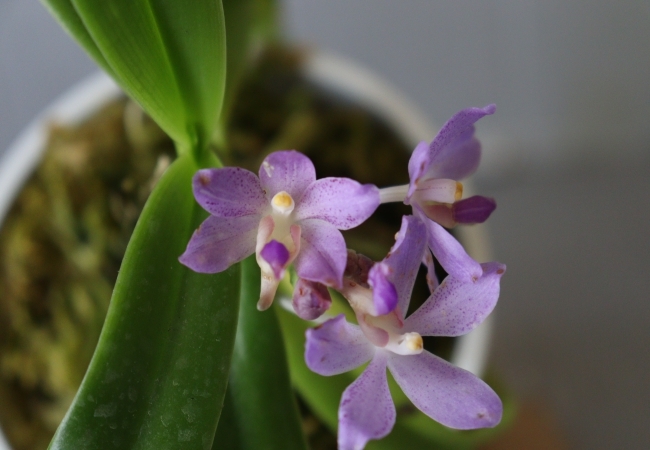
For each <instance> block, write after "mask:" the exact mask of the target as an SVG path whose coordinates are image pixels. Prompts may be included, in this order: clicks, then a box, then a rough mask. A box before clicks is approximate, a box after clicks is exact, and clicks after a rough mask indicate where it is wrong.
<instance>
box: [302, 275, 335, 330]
mask: <svg viewBox="0 0 650 450" xmlns="http://www.w3.org/2000/svg"><path fill="white" fill-rule="evenodd" d="M292 303H293V309H294V311H295V312H296V314H297V315H298V317H300V318H301V319H305V320H314V319H317V318H318V317H320V316H321V315H322V314H323V313H324V312H325V311H327V310H328V309H329V307H330V306H331V304H332V297H331V296H330V293H329V291H328V290H327V287H325V285H324V284H322V283H317V282H314V281H309V280H305V279H303V278H298V281H297V282H296V286H295V288H294V290H293V301H292Z"/></svg>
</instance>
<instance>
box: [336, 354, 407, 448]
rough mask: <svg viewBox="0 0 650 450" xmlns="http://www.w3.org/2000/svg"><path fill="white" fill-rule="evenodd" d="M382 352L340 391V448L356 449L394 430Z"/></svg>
mask: <svg viewBox="0 0 650 450" xmlns="http://www.w3.org/2000/svg"><path fill="white" fill-rule="evenodd" d="M386 359H387V355H386V352H384V351H378V352H377V353H376V355H375V357H374V358H373V359H372V361H371V362H370V364H369V365H368V367H367V368H366V370H365V371H364V372H363V373H362V374H361V376H360V377H359V378H357V379H356V380H355V381H354V383H352V384H351V385H350V386H348V388H347V389H346V390H345V392H343V397H341V405H340V406H339V435H338V444H339V450H359V449H362V448H364V447H365V445H366V443H367V442H368V441H369V440H370V439H381V438H382V437H384V436H386V435H387V434H388V433H390V431H391V430H392V429H393V425H394V424H395V405H394V404H393V399H392V398H391V396H390V391H389V390H388V381H387V378H386Z"/></svg>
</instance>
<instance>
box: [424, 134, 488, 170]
mask: <svg viewBox="0 0 650 450" xmlns="http://www.w3.org/2000/svg"><path fill="white" fill-rule="evenodd" d="M474 132H475V129H474V125H469V126H468V127H467V128H466V129H465V130H463V131H461V132H460V133H459V134H458V135H457V136H456V137H455V138H454V139H453V140H452V141H451V142H449V144H447V145H446V146H445V147H442V148H440V150H439V151H438V153H437V154H435V155H434V154H431V155H432V158H431V165H430V166H429V170H427V172H426V174H425V178H429V177H432V178H451V179H453V180H462V179H463V178H466V177H468V176H470V175H471V174H473V173H474V172H476V169H478V165H479V163H480V162H481V143H480V142H479V141H478V139H476V136H474ZM432 144H433V143H432Z"/></svg>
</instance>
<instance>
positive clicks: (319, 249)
mask: <svg viewBox="0 0 650 450" xmlns="http://www.w3.org/2000/svg"><path fill="white" fill-rule="evenodd" d="M300 228H301V235H300V253H298V256H297V257H296V259H295V261H294V263H293V264H294V266H295V268H296V272H297V273H298V276H299V277H300V278H305V279H307V280H311V281H317V282H319V283H323V284H324V285H326V286H331V287H341V284H342V281H343V271H344V270H345V264H346V262H347V256H348V252H347V249H346V247H345V240H344V239H343V235H342V234H341V232H340V231H339V230H337V229H336V228H335V227H334V225H331V224H330V223H328V222H325V221H324V220H319V219H309V220H303V221H302V222H300Z"/></svg>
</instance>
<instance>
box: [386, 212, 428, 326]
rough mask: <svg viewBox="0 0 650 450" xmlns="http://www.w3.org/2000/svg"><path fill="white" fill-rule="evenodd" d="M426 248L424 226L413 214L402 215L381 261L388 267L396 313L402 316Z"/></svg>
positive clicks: (407, 305)
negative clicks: (393, 238)
mask: <svg viewBox="0 0 650 450" xmlns="http://www.w3.org/2000/svg"><path fill="white" fill-rule="evenodd" d="M426 248H427V233H426V227H425V226H424V224H423V223H422V221H421V220H420V219H418V218H416V217H414V216H404V217H403V218H402V226H401V227H400V230H399V232H398V233H397V237H396V239H395V244H394V245H393V247H392V248H391V249H390V252H389V253H388V256H386V258H385V259H384V260H383V261H382V263H383V264H385V265H387V266H388V267H389V268H390V276H389V280H390V281H391V282H392V283H393V285H394V286H395V289H396V291H397V297H398V299H399V301H398V303H397V309H398V314H399V316H400V317H401V318H404V316H405V315H406V311H407V310H408V307H409V302H410V301H411V292H412V291H413V285H414V284H415V277H416V276H417V274H418V269H419V268H420V264H421V263H422V258H423V257H424V252H425V250H426Z"/></svg>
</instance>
